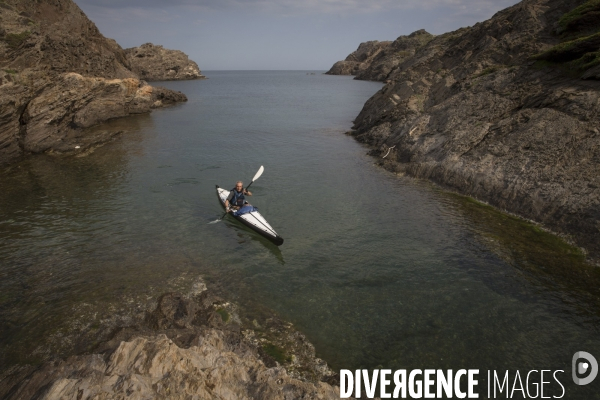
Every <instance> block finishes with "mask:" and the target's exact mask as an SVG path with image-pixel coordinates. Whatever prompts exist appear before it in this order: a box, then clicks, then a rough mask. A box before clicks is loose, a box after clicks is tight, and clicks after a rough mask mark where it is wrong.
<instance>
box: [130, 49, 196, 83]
mask: <svg viewBox="0 0 600 400" xmlns="http://www.w3.org/2000/svg"><path fill="white" fill-rule="evenodd" d="M125 54H126V55H127V60H128V61H129V64H130V65H131V69H132V70H133V72H135V73H136V74H138V75H139V77H140V78H141V79H144V80H146V81H174V80H189V79H204V78H206V77H205V76H204V75H202V73H201V72H200V68H198V64H196V63H195V62H194V61H192V60H190V59H189V58H188V56H187V55H186V54H185V53H184V52H182V51H179V50H169V49H165V48H164V47H162V46H155V45H153V44H152V43H146V44H143V45H141V46H139V47H132V48H129V49H125Z"/></svg>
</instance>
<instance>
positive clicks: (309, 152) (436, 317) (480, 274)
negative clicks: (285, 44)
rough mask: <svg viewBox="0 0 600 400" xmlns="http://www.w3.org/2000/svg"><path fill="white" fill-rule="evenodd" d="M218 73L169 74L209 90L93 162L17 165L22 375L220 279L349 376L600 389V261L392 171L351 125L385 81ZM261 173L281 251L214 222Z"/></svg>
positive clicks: (14, 256) (12, 292)
mask: <svg viewBox="0 0 600 400" xmlns="http://www.w3.org/2000/svg"><path fill="white" fill-rule="evenodd" d="M207 76H208V77H209V79H208V80H206V81H192V82H169V83H165V84H164V85H165V86H168V87H170V88H174V89H178V90H181V91H183V92H185V93H186V94H187V95H188V97H189V102H188V103H186V104H183V105H178V106H176V107H173V108H170V109H166V110H159V111H156V112H154V113H153V114H152V115H145V116H139V117H135V118H128V119H125V120H117V121H113V122H112V124H113V125H114V126H115V128H118V129H125V130H127V133H126V134H124V135H123V136H122V137H120V138H119V139H117V140H116V141H114V142H112V143H110V144H108V145H106V146H104V147H102V148H100V149H97V150H96V151H95V152H94V153H93V154H91V155H89V156H86V157H78V158H53V157H47V156H41V157H33V158H31V159H29V160H27V161H25V162H23V163H21V164H19V165H18V166H15V167H12V168H10V169H7V170H5V171H3V173H2V174H1V176H0V188H1V190H0V354H1V356H0V362H1V363H2V367H3V368H6V367H7V366H9V365H13V364H14V363H24V362H38V361H40V360H43V359H46V358H48V357H49V356H52V355H54V354H67V353H69V352H70V351H73V349H76V350H84V349H85V348H87V346H89V343H87V342H86V340H87V339H89V338H93V337H94V336H95V335H96V334H97V333H98V331H99V330H101V329H102V326H103V325H104V324H112V325H113V326H114V325H118V324H124V323H127V322H128V321H130V320H132V319H133V318H135V316H136V315H137V314H140V313H141V312H142V311H143V308H144V304H145V302H147V301H149V300H151V299H152V298H153V297H155V296H156V295H158V294H160V293H162V292H165V291H170V290H186V289H187V288H189V287H190V286H191V285H192V283H193V282H194V279H195V278H196V277H197V276H199V275H202V276H205V277H206V278H207V279H208V280H209V281H211V282H215V283H218V284H219V286H220V287H221V288H222V290H223V291H224V292H225V293H226V294H227V295H228V297H229V298H231V299H233V300H235V301H237V302H239V303H240V304H242V305H246V306H247V307H248V309H252V307H253V305H256V306H266V307H269V308H271V309H274V310H275V311H277V312H278V313H279V314H280V315H281V316H282V317H283V318H285V319H288V320H290V321H292V322H294V323H295V324H296V326H297V327H298V328H299V329H300V330H302V331H303V332H305V333H306V334H307V336H308V337H309V339H310V340H311V341H312V342H313V343H314V344H315V346H316V349H317V352H318V355H319V356H321V357H322V358H324V359H326V360H327V361H328V362H329V363H331V364H332V365H333V366H334V367H335V368H350V369H352V368H358V367H361V368H374V367H377V366H383V367H385V368H391V369H398V368H407V369H411V368H454V369H458V368H480V369H482V370H486V369H496V370H499V371H503V370H505V369H511V370H516V369H520V370H521V371H523V370H530V369H564V370H565V374H564V375H563V376H562V378H563V379H562V380H561V382H562V383H563V384H565V386H567V394H568V396H567V397H566V398H578V396H579V398H588V399H589V398H595V397H594V396H597V395H596V392H597V391H598V390H597V388H598V387H597V383H598V382H594V384H593V385H590V386H589V387H583V388H575V387H574V385H573V384H572V383H569V381H570V362H571V357H572V355H573V353H574V352H575V351H579V350H585V351H588V352H590V353H592V354H595V355H597V357H600V329H599V328H600V325H599V322H600V313H599V311H598V310H599V308H598V305H599V304H600V300H599V297H598V294H599V293H598V287H599V285H598V283H600V277H599V274H598V269H597V268H592V267H589V266H586V265H585V264H584V263H583V262H582V257H581V256H580V255H578V254H577V252H576V251H574V249H572V248H570V247H569V246H567V245H564V244H563V243H562V242H560V241H559V240H557V239H555V238H554V237H552V236H549V235H547V234H545V233H543V232H541V231H539V230H538V229H536V228H533V227H531V226H529V225H527V224H525V223H523V222H521V221H519V220H517V219H514V218H510V217H506V216H503V215H501V214H499V213H497V212H495V211H493V210H491V209H489V208H487V207H485V206H481V205H479V204H476V203H473V202H471V201H468V200H466V199H465V198H462V197H460V196H456V195H452V194H449V193H445V192H443V191H441V190H439V189H437V188H435V187H434V186H432V185H430V184H428V183H426V182H420V181H415V180H412V179H408V178H399V177H397V176H394V175H392V174H389V173H387V172H385V171H383V170H381V169H379V168H377V167H375V166H373V164H372V163H373V160H372V159H371V158H370V157H368V156H366V155H365V153H366V149H365V148H363V147H361V146H360V145H359V144H357V143H356V142H355V141H354V140H353V139H352V138H351V137H349V136H346V135H344V132H345V131H347V130H348V129H349V128H350V126H351V121H352V119H353V118H354V117H355V116H356V115H357V114H358V112H359V111H360V109H361V108H362V105H363V104H364V102H365V101H366V100H367V99H368V98H369V97H370V96H371V95H372V94H373V93H374V92H375V91H377V90H378V89H379V87H380V84H378V83H373V82H360V81H354V80H352V79H351V78H350V77H334V76H325V75H321V74H316V75H308V74H307V72H305V71H295V72H294V71H286V72H276V71H265V72H208V73H207ZM260 165H264V166H265V173H264V174H263V176H262V177H261V178H260V179H259V180H258V181H257V182H256V183H254V184H253V192H254V196H253V197H252V199H251V200H252V203H253V204H254V205H256V206H257V207H258V208H259V209H260V210H261V212H262V213H263V215H264V216H265V217H266V218H267V219H268V221H269V222H270V223H271V225H273V227H274V228H275V229H276V230H277V231H278V233H279V234H280V235H281V236H283V237H284V238H285V243H284V245H283V246H282V247H281V248H277V247H275V246H274V245H272V244H271V243H269V242H268V241H266V240H265V239H263V238H261V237H260V236H258V235H257V234H255V233H253V232H251V231H249V230H248V229H246V228H244V227H242V226H241V225H239V224H238V223H237V222H235V221H233V220H230V219H226V220H225V221H223V222H221V223H218V224H213V225H209V224H207V223H208V222H209V221H211V220H214V219H216V218H218V217H219V216H220V215H221V214H222V209H221V207H220V205H219V203H218V201H217V197H216V193H215V190H214V187H215V184H218V185H221V186H223V187H226V188H229V187H230V186H233V185H234V183H235V181H236V180H238V179H242V180H245V181H246V182H247V181H248V180H249V179H250V178H251V177H252V176H253V175H254V173H255V172H256V170H257V169H258V167H259V166H260ZM78 335H83V337H84V338H86V339H85V340H77V339H76V338H77V336H78ZM482 377H483V376H482ZM592 386H595V389H594V387H592ZM482 387H483V386H482Z"/></svg>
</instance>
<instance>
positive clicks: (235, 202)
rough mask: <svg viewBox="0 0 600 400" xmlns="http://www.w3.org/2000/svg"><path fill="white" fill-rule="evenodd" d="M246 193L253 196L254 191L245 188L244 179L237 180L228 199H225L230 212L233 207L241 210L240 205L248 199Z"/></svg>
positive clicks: (226, 207)
mask: <svg viewBox="0 0 600 400" xmlns="http://www.w3.org/2000/svg"><path fill="white" fill-rule="evenodd" d="M244 195H246V196H252V192H250V191H248V190H246V189H244V184H243V183H242V181H237V183H236V184H235V188H233V189H231V192H229V196H228V197H227V200H225V209H226V210H227V211H228V212H230V211H231V210H232V209H233V210H239V209H240V207H243V206H244V203H245V200H246V198H245V197H244Z"/></svg>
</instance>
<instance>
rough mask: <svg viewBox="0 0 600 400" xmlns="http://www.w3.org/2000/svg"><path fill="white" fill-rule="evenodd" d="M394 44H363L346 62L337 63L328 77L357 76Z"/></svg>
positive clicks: (377, 42) (374, 41)
mask: <svg viewBox="0 0 600 400" xmlns="http://www.w3.org/2000/svg"><path fill="white" fill-rule="evenodd" d="M391 43H392V42H379V41H377V40H373V41H370V42H364V43H361V44H360V45H359V46H358V49H356V51H354V52H352V53H350V54H349V55H348V57H346V59H345V60H344V61H338V62H336V63H335V64H334V65H333V67H331V69H330V70H329V71H327V72H325V73H326V74H327V75H356V74H357V73H359V72H360V71H362V70H364V69H366V68H368V67H369V65H370V63H371V61H372V60H373V59H374V58H375V57H376V56H377V55H378V54H379V53H380V52H381V51H382V50H383V49H385V48H387V47H388V46H390V44H391Z"/></svg>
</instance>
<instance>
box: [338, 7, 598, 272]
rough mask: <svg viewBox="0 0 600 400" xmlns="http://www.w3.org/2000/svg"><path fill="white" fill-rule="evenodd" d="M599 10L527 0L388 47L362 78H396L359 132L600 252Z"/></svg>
mask: <svg viewBox="0 0 600 400" xmlns="http://www.w3.org/2000/svg"><path fill="white" fill-rule="evenodd" d="M599 15H600V14H599V13H598V5H597V2H594V1H578V2H572V1H566V0H524V1H522V2H520V3H518V4H516V5H515V6H512V7H509V8H507V9H505V10H503V11H500V12H498V13H497V14H496V15H494V16H493V17H492V18H491V19H489V20H487V21H484V22H482V23H478V24H476V25H474V26H473V27H469V28H461V29H459V30H457V31H454V32H449V33H446V34H443V35H439V36H436V37H432V38H431V40H429V41H425V40H423V41H422V42H421V44H419V43H417V42H413V43H414V44H413V47H412V50H413V51H414V54H412V55H411V54H409V53H406V55H407V57H404V58H402V57H398V56H396V58H393V57H390V55H389V54H388V55H387V56H385V54H384V51H383V50H382V51H380V56H376V57H372V60H371V62H370V63H369V65H367V66H365V67H364V68H363V69H362V72H359V74H357V79H359V78H360V79H373V80H380V81H384V82H386V85H385V86H384V87H383V88H382V89H381V90H380V91H379V92H378V93H376V94H375V95H374V96H373V97H372V98H371V99H369V100H368V101H367V102H366V104H365V106H364V107H363V109H362V111H361V112H360V114H359V115H358V117H357V118H356V120H355V121H354V126H353V129H352V131H351V132H350V134H351V135H352V136H354V137H355V138H356V140H358V141H360V142H362V143H365V144H366V145H368V146H369V147H371V151H370V154H371V155H373V156H374V157H376V158H377V163H378V164H380V165H381V166H383V167H384V168H386V169H388V170H390V171H393V172H395V173H399V174H407V175H410V176H413V177H417V178H424V179H429V180H431V181H433V182H436V183H438V184H440V185H442V186H443V187H446V188H449V189H451V190H454V191H457V192H459V193H461V194H464V195H467V196H470V197H473V198H476V199H478V200H481V201H484V202H486V203H488V204H490V205H493V206H495V207H498V208H500V209H502V210H505V211H508V212H510V213H513V214H516V215H519V216H521V217H524V218H527V219H530V220H533V221H535V222H538V223H541V224H542V225H543V226H544V227H546V228H548V229H549V230H551V231H553V232H557V233H559V234H561V235H566V237H568V238H570V239H572V240H573V241H574V242H575V243H576V244H577V245H578V246H581V247H582V248H584V249H585V250H586V251H587V252H588V256H589V258H590V259H591V260H592V261H595V262H597V261H598V260H599V259H600V130H599V128H598V127H599V126H600V115H599V114H598V112H597V110H598V104H600V75H599V73H598V71H600V70H599V68H600V62H599V61H598V60H600V56H599V53H598V49H599V47H598V43H597V38H598V35H599V34H600V33H599V31H598V30H599V29H600V28H599V27H600V19H599V17H598V16H599ZM419 32H421V33H420V35H424V34H425V33H426V32H423V31H419ZM417 33H418V32H415V33H414V34H413V35H415V34H417ZM410 36H412V35H409V36H408V37H401V38H399V40H400V39H402V40H405V41H407V38H410ZM403 54H404V53H403ZM364 71H373V72H375V71H379V72H378V73H369V74H365V73H364ZM330 72H331V71H330Z"/></svg>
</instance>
